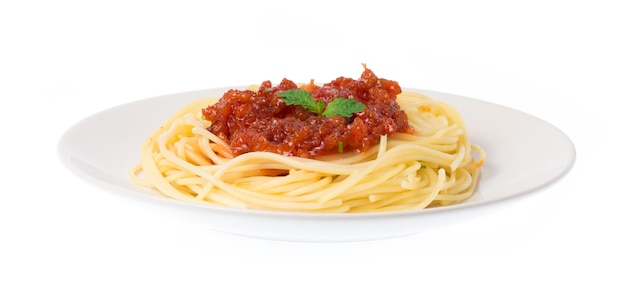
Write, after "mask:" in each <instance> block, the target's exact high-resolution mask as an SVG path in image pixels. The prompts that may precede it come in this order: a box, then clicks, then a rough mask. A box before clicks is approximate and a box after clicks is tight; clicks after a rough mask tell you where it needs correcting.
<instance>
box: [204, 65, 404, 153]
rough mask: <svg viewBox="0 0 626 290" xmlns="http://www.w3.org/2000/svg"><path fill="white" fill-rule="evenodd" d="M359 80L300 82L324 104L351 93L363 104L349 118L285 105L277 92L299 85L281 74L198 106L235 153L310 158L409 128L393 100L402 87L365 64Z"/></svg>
mask: <svg viewBox="0 0 626 290" xmlns="http://www.w3.org/2000/svg"><path fill="white" fill-rule="evenodd" d="M364 69H365V70H364V71H363V73H362V74H361V77H360V78H359V79H358V80H354V79H351V78H346V77H339V78H337V79H335V80H334V81H331V82H330V83H327V84H324V85H322V86H318V85H315V84H314V83H313V81H311V83H310V84H308V85H304V86H303V87H301V88H302V89H304V90H307V91H308V92H310V93H311V96H312V97H313V98H314V99H316V100H322V101H324V103H325V104H328V103H330V102H331V101H332V100H333V99H335V98H353V99H354V100H355V101H358V102H361V103H363V104H365V109H364V110H363V111H361V112H358V113H354V114H353V116H352V117H350V118H345V117H342V116H332V117H323V116H319V115H317V114H315V113H312V112H310V111H308V110H307V109H305V108H304V107H302V106H299V105H286V104H285V102H284V101H283V100H282V99H281V97H279V96H278V94H280V93H281V92H284V91H287V90H292V89H298V85H297V84H296V83H294V82H292V81H290V80H288V79H283V80H282V81H281V82H280V84H278V85H277V86H272V83H271V82H270V81H265V82H263V83H262V84H261V85H260V87H259V90H258V92H254V91H250V90H234V89H233V90H229V91H228V92H226V93H225V94H224V96H223V97H222V98H221V99H220V100H219V101H218V102H217V103H215V104H214V105H211V106H209V107H207V108H205V109H203V110H202V114H203V116H204V118H205V119H206V120H209V121H210V122H211V125H210V126H209V127H208V128H207V129H208V130H209V131H211V132H213V133H214V134H216V135H217V136H218V137H220V138H221V139H223V140H225V141H226V142H228V143H229V144H230V147H231V150H232V151H233V154H234V155H235V156H237V155H240V154H244V153H246V152H253V151H265V152H274V153H277V154H281V155H287V156H300V157H306V158H313V157H315V156H321V155H327V154H335V153H339V152H347V151H356V152H363V151H365V150H367V149H369V148H370V147H371V146H373V145H375V144H377V143H378V142H379V140H380V137H381V136H382V135H388V136H390V135H392V134H394V133H396V132H402V133H412V132H413V128H412V127H411V126H410V125H409V122H408V119H407V115H406V113H405V112H404V111H402V110H401V109H400V106H399V105H398V103H397V102H396V95H397V94H399V93H401V92H402V90H401V88H400V86H399V85H398V83H397V82H395V81H391V80H386V79H383V78H378V77H377V76H376V75H374V73H373V72H372V71H371V70H370V69H368V68H366V67H365V66H364Z"/></svg>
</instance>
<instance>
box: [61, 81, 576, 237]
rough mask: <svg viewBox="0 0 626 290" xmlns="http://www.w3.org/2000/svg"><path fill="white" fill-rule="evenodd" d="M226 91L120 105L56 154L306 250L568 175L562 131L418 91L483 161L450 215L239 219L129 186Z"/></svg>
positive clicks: (68, 135)
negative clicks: (179, 126) (191, 106)
mask: <svg viewBox="0 0 626 290" xmlns="http://www.w3.org/2000/svg"><path fill="white" fill-rule="evenodd" d="M226 90H227V88H218V89H209V90H202V91H194V92H185V93H179V94H172V95H166V96H161V97H155V98H150V99H145V100H141V101H137V102H133V103H128V104H124V105H121V106H117V107H114V108H111V109H108V110H105V111H102V112H100V113H98V114H95V115H93V116H91V117H88V118H86V119H84V120H82V121H80V122H78V123H77V124H75V125H74V126H72V127H71V128H69V129H68V130H67V131H66V132H65V133H64V135H63V136H62V137H61V139H60V141H59V144H58V154H59V157H60V158H61V160H62V161H63V163H64V164H65V165H66V166H67V167H68V168H69V169H70V170H71V171H72V172H74V173H76V174H77V175H78V176H79V177H81V178H83V179H85V180H86V181H88V182H90V183H93V184H95V185H97V186H99V187H102V188H104V189H107V190H110V191H111V192H115V193H119V194H122V195H124V196H128V197H133V198H139V199H140V200H144V201H146V202H149V203H148V204H149V205H150V206H151V207H152V208H154V209H156V210H160V211H166V212H168V213H169V214H172V215H178V216H181V217H183V218H186V219H188V220H189V221H190V222H200V223H201V224H202V226H204V227H206V228H208V229H212V230H217V231H223V232H228V233H233V234H239V235H245V236H250V237H257V238H265V239H276V240H287V241H309V242H342V241H358V240H372V239H381V238H389V237H394V236H401V235H407V234H412V233H417V232H421V231H425V230H428V229H432V228H439V227H443V226H446V225H449V224H452V223H455V222H460V221H464V220H467V219H469V218H473V217H476V216H479V215H482V214H486V213H489V212H491V210H493V209H496V208H499V207H500V206H503V205H507V204H509V203H510V201H511V200H514V198H515V197H520V196H524V195H526V194H527V193H529V192H533V191H536V190H538V189H540V188H542V187H545V186H547V185H549V184H551V183H553V182H554V181H556V180H557V179H559V178H560V177H562V176H563V175H565V174H566V173H567V172H568V171H569V169H570V168H571V167H572V166H573V164H574V160H575V155H576V152H575V149H574V145H573V144H572V142H571V141H570V139H569V138H568V137H567V136H566V135H565V134H563V132H561V131H560V130H559V129H557V128H555V127H554V126H552V125H551V124H548V123H546V122H544V121H542V120H540V119H538V118H536V117H533V116H530V115H528V114H525V113H522V112H519V111H516V110H513V109H510V108H506V107H502V106H499V105H495V104H492V103H487V102H483V101H479V100H476V99H471V98H465V97H460V96H455V95H451V94H445V93H440V92H433V91H425V90H415V89H405V90H411V91H417V92H420V93H422V94H425V95H427V96H429V97H431V98H433V99H437V100H441V101H444V102H447V103H449V104H450V105H452V106H454V107H455V108H457V109H458V110H459V111H460V113H461V114H462V116H463V117H464V119H465V122H466V125H467V128H468V134H469V137H470V140H471V142H472V143H475V144H478V145H480V146H481V147H483V148H484V149H485V151H486V152H487V161H486V163H485V165H484V166H483V171H482V176H481V179H480V181H479V187H478V190H477V192H476V193H475V195H474V196H473V197H472V198H471V199H470V200H468V201H466V202H464V203H462V204H458V205H453V206H447V207H441V208H433V209H425V210H416V211H404V212H391V213H363V214H361V213H359V214H356V213H354V214H311V213H293V212H273V211H259V210H240V209H230V208H222V207H217V206H211V205H202V204H197V203H189V202H182V201H178V200H173V199H170V198H166V197H164V196H162V195H160V194H159V193H157V192H154V191H152V190H149V189H146V188H142V187H140V186H137V185H135V184H132V183H131V182H130V181H129V180H128V178H127V174H128V170H129V168H131V167H132V166H133V165H135V164H136V163H137V162H138V161H139V154H140V151H139V150H140V148H141V144H142V143H143V141H144V139H145V138H146V137H147V136H148V135H149V134H150V133H151V132H152V131H153V130H154V129H155V128H157V127H158V126H160V125H161V124H162V123H163V122H164V121H165V120H166V119H167V118H169V116H170V115H171V114H173V113H174V112H175V111H177V110H178V109H179V108H180V107H182V106H183V105H185V104H186V103H189V102H191V101H193V100H196V99H198V98H204V97H210V96H221V95H222V94H223V93H224V92H225V91H226Z"/></svg>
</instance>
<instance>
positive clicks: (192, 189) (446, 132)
mask: <svg viewBox="0 0 626 290" xmlns="http://www.w3.org/2000/svg"><path fill="white" fill-rule="evenodd" d="M218 101H219V99H218V98H207V99H201V100H197V101H194V102H192V103H190V104H188V105H187V106H185V107H184V108H182V109H180V110H179V111H178V112H176V113H175V114H174V115H173V116H171V118H170V119H169V120H167V121H166V122H165V124H163V125H162V126H161V127H160V128H159V129H158V130H156V131H155V132H154V133H153V134H152V135H151V136H150V137H149V138H148V139H147V140H146V141H145V143H144V145H143V147H142V149H141V162H140V164H138V165H137V166H135V167H134V168H133V169H132V170H131V174H130V179H131V180H132V181H133V182H135V183H137V184H139V185H143V186H146V187H151V188H154V189H156V190H158V191H159V192H161V193H162V194H164V195H166V196H168V197H170V198H174V199H179V200H184V201H192V202H201V203H208V204H214V205H220V206H226V207H232V208H246V209H265V210H279V211H304V212H346V213H348V212H349V213H352V212H376V211H399V210H410V209H423V208H427V207H437V206H446V205H451V204H455V203H459V202H462V201H465V200H467V199H468V198H469V197H471V196H472V194H473V192H474V190H475V188H476V185H477V182H478V179H479V175H480V167H481V166H482V164H483V162H484V160H485V156H486V154H485V152H484V151H483V149H481V148H480V147H479V146H477V145H474V144H472V143H470V141H469V138H468V135H467V131H466V128H465V125H464V122H463V119H462V117H461V115H460V114H459V113H458V112H457V111H456V110H455V109H454V108H452V107H451V106H449V105H447V104H445V103H442V102H438V101H435V100H433V99H430V98H428V97H427V96H424V95H421V94H418V93H414V92H402V93H400V94H398V95H397V103H398V104H399V106H400V107H401V108H402V110H403V111H404V112H406V115H407V116H408V123H409V124H410V126H412V128H415V130H414V132H409V133H394V134H393V135H391V134H387V135H381V136H380V137H379V140H378V141H379V142H378V144H374V145H372V146H369V147H368V148H367V149H366V150H363V151H358V150H357V151H349V152H342V153H336V154H327V155H321V156H317V157H314V158H306V157H299V156H287V155H285V154H277V153H272V152H258V151H255V152H246V153H244V154H239V155H235V154H233V151H232V150H231V147H230V145H229V142H228V140H225V139H224V138H223V137H222V138H220V137H218V136H217V135H216V134H214V133H212V132H211V131H210V130H207V128H209V127H210V125H211V122H210V121H208V120H205V119H204V118H203V115H202V113H201V112H202V109H204V108H206V106H207V104H215V103H216V102H218Z"/></svg>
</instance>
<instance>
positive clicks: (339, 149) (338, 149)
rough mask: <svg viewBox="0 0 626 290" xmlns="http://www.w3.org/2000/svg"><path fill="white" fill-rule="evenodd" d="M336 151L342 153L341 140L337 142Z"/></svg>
mask: <svg viewBox="0 0 626 290" xmlns="http://www.w3.org/2000/svg"><path fill="white" fill-rule="evenodd" d="M337 152H339V153H343V142H341V141H340V142H339V143H338V144H337Z"/></svg>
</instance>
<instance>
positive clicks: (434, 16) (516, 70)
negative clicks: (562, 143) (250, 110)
mask: <svg viewBox="0 0 626 290" xmlns="http://www.w3.org/2000/svg"><path fill="white" fill-rule="evenodd" d="M222 2H223V3H219V4H218V3H217V2H209V1H133V0H131V1H65V0H62V1H3V2H1V4H0V37H1V41H2V43H1V45H0V52H1V54H0V96H1V106H0V118H1V122H0V126H1V127H0V129H1V131H0V132H1V133H2V139H1V140H2V142H1V145H0V146H1V148H2V151H1V152H2V159H0V164H1V165H0V168H1V174H0V176H1V178H2V179H1V181H2V190H1V191H0V233H1V235H2V238H1V239H0V288H2V289H27V288H28V289H50V288H53V287H59V288H60V289H61V288H62V289H200V288H210V289H253V288H254V289H256V288H263V289H265V288H267V289H418V288H421V289H461V288H463V289H468V288H469V287H472V289H536V288H541V289H557V287H558V289H569V288H572V287H574V286H580V287H581V288H582V289H591V288H593V289H624V288H625V287H626V282H625V281H624V278H623V275H624V269H625V264H624V261H625V260H626V250H625V247H624V245H625V244H626V239H625V238H624V235H623V233H624V221H625V220H626V214H625V212H626V210H625V208H624V201H625V198H624V194H626V190H624V185H623V184H624V183H623V181H622V180H620V178H622V176H623V174H621V173H622V171H623V164H624V161H626V160H625V158H624V155H623V148H624V143H623V140H624V138H623V134H624V124H626V122H625V119H624V115H625V114H624V110H623V107H622V105H621V104H618V101H623V99H624V98H625V97H626V89H625V81H626V69H625V68H626V57H625V52H626V44H625V43H624V42H625V37H624V36H625V35H626V33H625V29H624V27H626V20H625V18H624V15H625V12H626V10H625V9H624V8H622V5H619V4H620V3H619V2H620V1H601V0H600V1H417V3H411V4H409V3H410V2H409V1H404V0H403V1H391V0H387V1H358V2H347V1H338V0H337V1H316V2H313V1H310V2H308V1H307V2H302V1H290V2H288V1H285V2H284V3H283V2H279V1H257V2H252V1H250V2H249V3H248V2H244V1H222ZM361 63H367V64H368V67H370V68H372V69H373V70H374V72H375V73H376V74H377V75H378V76H381V77H385V78H389V79H394V80H397V81H399V82H400V84H401V85H403V86H407V87H415V88H422V89H429V90H436V91H442V92H447V93H453V94H458V95H463V96H468V97H472V98H477V99H481V100H485V101H489V102H494V103H498V104H502V105H505V106H509V107H513V108H515V109H518V110H521V111H524V112H527V113H530V114H532V115H535V116H537V117H539V118H542V119H544V120H546V121H548V122H550V123H552V124H554V125H555V126H557V127H558V128H560V129H561V130H563V132H565V133H566V134H567V135H568V136H569V137H570V138H571V139H572V141H573V142H574V144H575V146H576V150H577V160H576V164H575V165H574V167H573V169H572V170H571V171H570V172H569V173H568V175H567V176H565V177H564V178H563V179H561V180H560V181H559V182H557V183H556V184H554V185H553V186H551V187H549V188H548V189H546V190H543V191H541V192H540V193H539V194H536V195H533V196H532V197H531V198H528V199H524V200H521V201H519V202H518V203H517V204H515V205H514V206H512V207H510V208H509V209H507V210H505V211H499V212H495V213H493V214H489V215H487V216H485V217H481V218H477V219H473V220H471V221H467V222H463V223H460V224H455V225H452V226H449V227H445V228H441V229H437V230H433V231H428V232H423V233H419V234H416V235H412V236H408V237H402V238H394V239H389V240H382V241H371V242H360V243H343V244H303V243H300V244H298V243H286V242H275V241H266V240H256V239H250V238H243V237H238V236H232V235H227V234H222V233H217V232H212V231H209V230H207V229H204V228H201V227H199V226H198V225H197V224H195V223H191V222H190V221H185V220H182V219H176V218H173V217H171V216H167V215H166V214H163V213H160V212H158V211H155V210H154V209H153V208H151V207H150V205H149V204H144V203H140V202H136V201H134V200H131V199H127V198H124V197H121V196H119V195H115V194H111V193H109V192H106V191H104V190H101V189H99V188H96V187H94V186H92V185H90V184H88V183H86V182H84V181H82V180H81V179H79V178H78V177H76V176H75V175H73V174H72V173H71V172H69V171H68V170H67V169H66V168H65V167H64V166H63V165H62V164H61V163H60V161H59V158H58V156H57V153H56V150H57V149H56V148H57V147H56V146H57V142H58V140H59V138H60V136H61V134H62V133H63V132H64V131H65V130H66V129H67V128H68V127H69V126H71V125H72V124H74V123H75V122H78V121H79V120H81V119H82V118H84V117H87V116H89V115H91V114H94V113H96V112H99V111H101V110H104V109H106V108H109V107H112V106H116V105H120V104H123V103H126V102H130V101H133V100H139V99H143V98H148V97H153V96H159V95H165V94H170V93H177V92H183V91H190V90H197V89H206V88H211V87H223V86H229V85H242V84H250V83H259V82H260V81H263V80H267V79H269V80H273V81H279V80H280V79H281V78H283V77H288V78H290V79H293V80H296V81H307V80H309V79H311V78H315V79H316V80H317V81H321V82H323V81H328V80H330V79H332V78H335V77H337V76H340V75H344V76H350V77H358V75H359V73H360V71H361ZM146 109H149V108H146ZM164 117H165V116H164ZM537 142H541V140H537ZM511 154H515V152H511ZM529 166H532V164H529Z"/></svg>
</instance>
